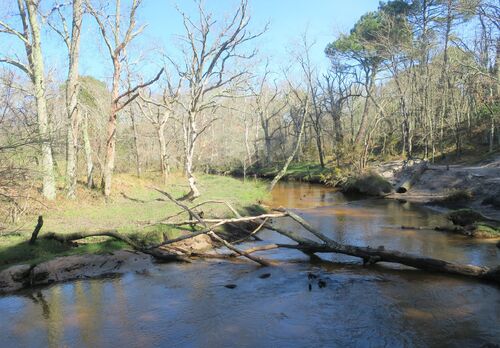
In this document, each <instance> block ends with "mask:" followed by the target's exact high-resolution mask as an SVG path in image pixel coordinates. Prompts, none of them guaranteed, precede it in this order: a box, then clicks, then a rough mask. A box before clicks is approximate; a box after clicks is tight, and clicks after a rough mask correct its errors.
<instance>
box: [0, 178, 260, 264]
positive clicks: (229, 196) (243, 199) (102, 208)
mask: <svg viewBox="0 0 500 348" xmlns="http://www.w3.org/2000/svg"><path fill="white" fill-rule="evenodd" d="M198 181H199V189H200V190H201V192H202V197H201V198H200V201H203V200H211V199H214V200H225V201H228V202H229V203H231V204H232V205H233V206H234V207H235V208H236V209H237V210H240V211H241V212H244V211H245V210H246V209H251V208H252V207H253V206H254V205H255V204H257V203H258V202H259V201H261V200H263V199H265V198H266V197H267V192H266V189H265V185H264V184H263V183H262V182H260V181H255V180H247V181H246V182H245V183H243V182H242V181H240V180H238V179H234V178H230V177H222V176H214V175H200V176H199V177H198ZM113 184H114V187H113V190H114V191H113V192H114V194H113V196H112V197H111V200H110V201H108V202H106V201H105V200H104V198H103V197H102V195H101V193H100V192H98V191H95V190H88V189H85V188H83V187H79V192H78V199H77V200H75V201H71V200H67V199H65V198H62V197H60V198H58V199H57V200H56V201H55V202H51V203H49V204H48V205H47V206H46V207H44V208H43V209H41V210H40V211H37V212H36V213H37V214H41V215H43V218H44V225H43V228H42V230H41V232H40V235H42V234H43V233H46V232H49V231H50V232H58V233H70V232H78V231H95V230H110V229H115V230H117V231H118V232H120V233H123V234H126V235H129V236H130V237H132V238H135V239H140V240H141V241H146V242H151V243H154V242H157V241H162V240H163V238H164V236H166V237H168V238H173V237H175V236H178V235H179V234H180V233H182V232H181V231H180V230H177V229H171V228H170V227H167V226H163V225H162V226H158V225H157V226H150V227H144V225H145V224H147V223H148V222H155V221H158V220H160V219H162V218H165V217H167V216H169V215H173V214H174V213H176V212H178V211H179V208H178V207H176V206H175V205H174V204H173V203H172V202H170V201H164V200H163V197H162V196H161V195H160V194H159V193H157V192H156V191H154V190H153V189H151V187H153V186H155V187H158V188H161V189H164V190H166V191H168V192H170V193H171V194H172V195H173V196H174V197H180V196H182V195H183V194H184V193H186V192H187V191H188V187H187V185H186V184H185V178H184V177H182V176H180V175H172V176H171V177H169V179H168V182H166V183H163V182H160V181H159V180H158V179H157V178H156V179H151V178H141V179H139V178H137V177H134V176H132V175H126V174H120V175H116V177H115V178H114V182H113ZM62 194H63V193H62V192H61V193H60V195H59V196H62ZM207 209H209V210H210V211H207V213H210V215H213V216H217V215H219V216H224V215H227V214H228V212H227V209H226V208H225V207H223V206H221V205H214V206H213V207H210V208H207ZM37 214H34V215H30V216H26V217H24V218H23V220H22V221H21V222H20V223H19V224H17V225H13V226H7V227H6V228H5V229H4V230H2V231H0V269H1V268H4V267H6V266H9V265H12V264H17V263H22V262H29V263H39V262H42V261H45V260H49V259H52V258H54V257H56V256H65V255H75V254H77V255H79V254H88V253H105V252H111V251H114V250H119V249H123V248H125V247H126V245H125V244H124V243H122V242H119V241H116V240H111V239H109V238H107V237H93V238H87V239H86V240H85V242H82V243H79V245H78V247H77V248H72V247H70V246H68V245H63V244H61V243H59V242H57V241H52V240H39V241H38V242H37V244H36V245H29V244H28V240H29V238H30V236H31V233H32V231H33V228H34V226H35V224H36V215H37Z"/></svg>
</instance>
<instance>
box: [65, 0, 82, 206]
mask: <svg viewBox="0 0 500 348" xmlns="http://www.w3.org/2000/svg"><path fill="white" fill-rule="evenodd" d="M82 12H83V11H82V0H73V25H72V31H71V44H70V51H69V72H68V81H67V83H66V110H67V117H68V129H67V143H66V155H67V156H66V157H67V158H66V190H67V196H68V198H71V199H74V198H75V197H76V193H75V191H76V178H77V174H76V163H77V151H78V127H79V123H80V113H79V110H78V92H79V83H78V77H79V74H78V62H79V55H80V30H81V27H82Z"/></svg>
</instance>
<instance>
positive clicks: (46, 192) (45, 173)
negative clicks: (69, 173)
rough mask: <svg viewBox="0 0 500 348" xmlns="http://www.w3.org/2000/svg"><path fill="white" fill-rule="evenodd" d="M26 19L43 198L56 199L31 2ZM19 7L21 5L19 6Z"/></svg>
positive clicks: (41, 65)
mask: <svg viewBox="0 0 500 348" xmlns="http://www.w3.org/2000/svg"><path fill="white" fill-rule="evenodd" d="M26 3H27V10H28V19H29V22H30V27H31V35H32V45H31V54H30V52H28V56H29V57H31V59H30V60H31V64H30V65H31V68H32V80H33V85H34V88H35V100H36V111H37V118H38V119H37V120H38V135H39V139H40V143H41V144H40V145H41V155H42V160H41V165H42V168H41V172H42V178H43V188H42V193H43V196H44V197H45V198H47V199H49V200H53V199H55V198H56V184H55V178H54V162H53V158H52V148H51V146H50V137H51V134H50V133H51V132H50V127H49V115H48V112H47V100H46V96H45V79H44V66H43V56H42V48H41V45H40V43H41V40H40V28H39V26H38V19H37V16H38V14H37V8H36V5H35V3H34V2H33V1H27V2H26ZM20 6H21V5H20Z"/></svg>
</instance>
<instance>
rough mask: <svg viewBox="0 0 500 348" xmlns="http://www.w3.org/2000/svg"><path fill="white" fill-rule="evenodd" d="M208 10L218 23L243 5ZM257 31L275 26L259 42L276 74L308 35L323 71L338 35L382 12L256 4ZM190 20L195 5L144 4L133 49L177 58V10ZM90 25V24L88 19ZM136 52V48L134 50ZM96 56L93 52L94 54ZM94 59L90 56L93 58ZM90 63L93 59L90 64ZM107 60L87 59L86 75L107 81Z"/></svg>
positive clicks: (315, 0) (321, 4)
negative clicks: (141, 30)
mask: <svg viewBox="0 0 500 348" xmlns="http://www.w3.org/2000/svg"><path fill="white" fill-rule="evenodd" d="M205 3H206V6H207V7H208V8H209V9H210V10H211V11H212V12H213V13H214V16H215V17H216V18H224V17H225V16H226V17H227V16H228V15H230V14H231V12H232V10H234V9H235V8H236V7H237V5H238V3H239V1H238V0H205ZM249 3H250V13H251V15H252V22H251V27H252V28H253V29H254V30H255V31H258V30H261V29H262V28H263V27H264V26H265V24H266V23H268V22H269V29H268V31H267V32H266V33H265V34H264V35H263V36H262V37H261V38H259V39H258V41H256V43H255V44H256V46H257V47H258V49H259V52H260V57H261V58H263V59H265V58H264V57H267V56H270V57H271V64H272V65H273V67H274V68H276V69H278V68H279V67H281V66H283V65H285V64H289V61H290V56H289V54H288V53H289V51H290V49H292V48H293V47H294V45H295V44H296V43H297V42H298V40H299V38H300V36H301V35H302V34H303V33H304V32H305V31H306V30H307V33H308V37H309V38H310V39H311V40H314V41H315V42H316V44H315V46H314V48H313V50H312V58H313V60H314V61H315V62H316V63H317V64H318V65H319V66H320V67H321V68H326V67H327V66H328V60H327V59H326V58H325V56H324V53H323V50H324V48H325V46H326V45H327V44H328V43H329V42H331V41H332V39H333V38H334V37H335V35H336V34H338V33H339V32H341V31H348V30H349V29H350V28H351V27H352V26H353V24H354V23H355V22H356V21H357V19H358V18H359V17H360V16H361V15H363V14H364V13H366V12H368V11H372V10H375V9H376V8H377V6H378V1H376V0H351V1H344V0H250V1H249ZM176 4H177V6H178V7H180V8H181V9H182V10H183V11H185V12H186V13H187V14H189V15H195V14H196V8H195V6H194V3H193V1H191V0H178V1H174V0H144V3H143V6H142V8H141V11H140V14H139V23H147V24H148V26H147V28H146V30H145V32H144V35H143V36H142V37H141V38H139V39H138V41H137V42H136V44H135V47H134V48H133V49H140V50H146V51H147V50H148V49H151V48H152V47H162V48H164V49H165V50H166V51H167V52H170V53H173V52H175V51H176V49H177V45H178V44H177V39H176V35H179V34H182V33H183V27H182V22H181V18H180V15H179V14H178V13H177V11H176V10H175V6H176ZM88 19H90V18H88ZM89 40H95V35H87V38H86V40H84V42H83V43H82V45H85V44H86V43H87V44H89V45H90V42H89ZM131 49H132V48H131ZM92 51H93V50H88V51H87V53H91V52H92ZM87 56H88V54H87ZM89 58H90V59H89ZM107 65H108V62H107V60H105V61H103V60H101V59H96V55H95V52H93V53H91V57H87V58H82V65H81V72H82V74H92V75H98V76H97V77H99V78H107V77H108V76H102V75H109V74H110V71H109V69H108V68H107Z"/></svg>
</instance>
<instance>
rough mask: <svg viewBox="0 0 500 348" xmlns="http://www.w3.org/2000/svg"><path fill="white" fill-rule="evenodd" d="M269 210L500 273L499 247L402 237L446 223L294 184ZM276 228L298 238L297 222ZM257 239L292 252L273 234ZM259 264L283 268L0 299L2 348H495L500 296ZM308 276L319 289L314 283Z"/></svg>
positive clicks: (100, 283) (393, 277) (210, 264)
mask: <svg viewBox="0 0 500 348" xmlns="http://www.w3.org/2000/svg"><path fill="white" fill-rule="evenodd" d="M268 203H269V204H270V205H272V206H275V207H277V206H286V207H289V208H293V209H294V211H295V212H297V213H299V214H300V215H301V216H303V217H305V218H306V219H308V220H309V221H310V222H311V223H312V224H313V225H314V226H315V227H317V228H319V229H320V230H321V231H323V232H324V233H325V234H327V235H329V236H330V237H332V238H334V239H335V240H338V241H340V242H346V243H351V244H358V245H370V246H373V247H377V246H379V245H384V246H385V247H386V248H387V249H398V250H402V251H406V252H415V253H420V254H425V255H428V256H432V257H437V258H442V259H446V260H450V261H459V262H464V263H474V264H482V265H488V266H494V265H499V264H500V249H498V248H496V247H495V244H494V243H492V242H486V241H476V240H472V239H468V238H465V237H462V236H454V235H449V234H445V233H442V232H436V231H424V230H416V231H415V230H401V229H399V228H398V226H401V225H411V226H433V225H439V224H443V223H445V221H443V220H442V217H441V216H440V215H439V214H437V213H436V212H433V211H432V210H429V209H424V208H419V207H415V206H412V205H410V204H408V203H404V204H403V203H400V202H396V201H388V200H377V199H369V200H361V199H360V200H356V199H347V198H346V197H344V196H343V195H342V194H341V193H338V192H336V191H335V190H331V189H328V188H325V187H321V186H314V185H308V184H294V183H284V184H280V185H279V186H278V187H277V188H276V189H275V190H274V192H273V198H272V200H271V202H268ZM280 224H281V225H282V226H283V227H286V228H289V229H291V228H293V229H294V230H300V229H299V227H297V226H296V225H294V224H293V223H292V222H291V221H282V222H280ZM303 232H304V233H305V231H303ZM261 237H262V238H263V239H265V240H266V242H265V243H268V242H269V241H272V242H280V241H282V242H288V241H286V240H285V239H284V238H283V237H281V236H279V235H276V234H275V233H273V232H269V231H264V232H262V234H261ZM255 244H256V243H248V246H253V245H255ZM261 256H267V257H273V258H275V259H277V260H280V261H283V262H282V263H280V265H279V266H277V267H271V268H258V267H256V266H255V265H253V264H252V263H248V262H241V263H234V262H225V261H198V262H194V263H192V264H164V265H158V266H155V267H154V268H153V269H151V270H148V271H147V272H141V273H140V274H138V273H131V274H127V275H125V276H122V277H117V278H107V279H98V280H81V281H74V282H69V283H64V284H56V285H53V286H50V287H46V288H41V289H37V290H31V291H26V292H22V293H18V294H16V295H13V296H4V297H0V313H1V316H0V347H17V346H22V347H46V346H51V347H104V346H106V347H109V346H115V347H141V348H144V347H155V346H167V347H277V346H280V347H337V346H338V347H386V346H387V347H402V346H405V347H429V346H430V347H445V346H446V347H482V346H484V347H495V346H498V345H500V288H499V287H498V286H494V285H491V284H487V283H480V282H476V281H471V280H467V279H464V278H454V277H444V276H441V275H436V274H429V273H425V272H421V271H417V270H412V269H409V268H404V267H396V266H390V265H389V266H388V265H376V266H370V267H363V266H361V265H360V261H359V260H358V259H355V258H350V257H347V256H345V257H344V256H338V255H336V256H334V255H322V257H323V259H324V260H326V262H321V263H314V264H310V263H308V262H302V261H304V260H306V259H305V257H304V256H303V255H302V254H301V253H299V252H297V251H292V250H279V251H276V250H274V251H269V252H263V253H261ZM266 273H270V276H269V277H267V278H260V276H261V275H263V274H266ZM310 273H312V274H314V275H315V276H317V277H318V278H315V279H312V280H310V279H309V277H308V274H310ZM319 279H321V280H322V281H324V284H325V286H324V287H322V288H320V287H319V286H318V280H319ZM228 284H234V285H236V287H235V288H234V289H229V288H226V287H225V285H228ZM309 285H310V286H311V289H309Z"/></svg>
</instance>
